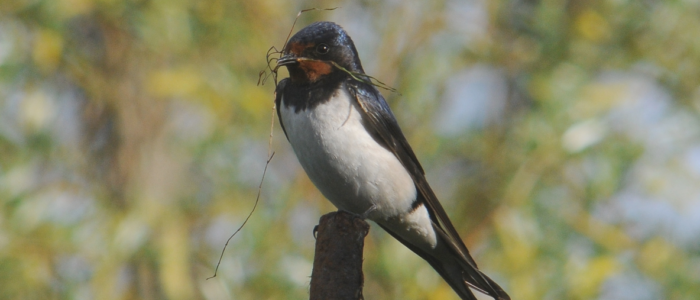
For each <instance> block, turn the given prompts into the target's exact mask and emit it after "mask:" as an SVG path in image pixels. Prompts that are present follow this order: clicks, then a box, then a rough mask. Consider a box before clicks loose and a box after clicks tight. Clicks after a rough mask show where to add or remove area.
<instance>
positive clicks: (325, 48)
mask: <svg viewBox="0 0 700 300" xmlns="http://www.w3.org/2000/svg"><path fill="white" fill-rule="evenodd" d="M330 49H331V48H330V47H328V45H326V44H318V46H316V53H318V54H326V53H328V50H330Z"/></svg>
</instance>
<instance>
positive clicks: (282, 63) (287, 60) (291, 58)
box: [277, 54, 299, 66]
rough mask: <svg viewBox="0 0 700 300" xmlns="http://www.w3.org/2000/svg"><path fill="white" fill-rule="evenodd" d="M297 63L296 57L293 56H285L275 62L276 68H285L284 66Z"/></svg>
mask: <svg viewBox="0 0 700 300" xmlns="http://www.w3.org/2000/svg"><path fill="white" fill-rule="evenodd" d="M297 63H299V61H298V60H297V57H296V56H294V54H287V55H284V56H282V57H280V59H278V60H277V65H278V66H286V65H292V64H297Z"/></svg>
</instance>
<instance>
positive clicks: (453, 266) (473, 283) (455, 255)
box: [380, 224, 510, 300]
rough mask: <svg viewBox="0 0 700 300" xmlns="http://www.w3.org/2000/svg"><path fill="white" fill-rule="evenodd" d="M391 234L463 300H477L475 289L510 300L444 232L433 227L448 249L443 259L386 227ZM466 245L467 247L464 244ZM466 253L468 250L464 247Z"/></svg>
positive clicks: (440, 245)
mask: <svg viewBox="0 0 700 300" xmlns="http://www.w3.org/2000/svg"><path fill="white" fill-rule="evenodd" d="M380 226H381V227H382V228H384V230H386V231H387V232H388V233H389V234H391V235H392V236H393V237H394V238H396V239H397V240H399V241H400V242H401V243H402V244H404V245H405V246H406V247H407V248H409V249H411V251H413V252H415V253H416V254H418V255H419V256H420V257H422V258H423V259H425V260H426V261H427V262H428V263H429V264H430V265H431V266H432V267H433V269H435V271H437V272H438V274H440V276H442V278H443V279H444V280H445V281H446V282H447V283H448V284H449V285H450V287H452V289H453V290H454V291H455V292H456V293H457V295H459V297H460V298H461V299H463V300H477V298H476V296H474V293H472V291H471V289H470V287H471V288H473V289H475V290H477V291H479V292H481V293H483V294H486V295H488V296H491V297H493V298H494V299H495V300H510V296H508V294H507V293H506V292H505V291H503V289H502V288H501V287H500V286H498V284H497V283H496V282H494V281H493V280H492V279H491V278H489V277H488V276H486V274H484V273H482V272H481V271H479V269H478V268H477V267H476V264H475V263H474V261H473V259H472V258H471V257H470V256H469V253H468V252H466V253H465V251H463V250H458V248H460V247H459V246H458V245H456V243H461V241H452V240H451V239H450V238H449V236H447V234H445V233H444V231H443V230H442V229H441V228H437V227H436V226H433V227H434V229H435V231H436V233H437V236H438V240H439V241H438V244H439V245H438V247H445V248H446V249H444V248H443V249H444V250H447V251H440V252H448V253H449V254H448V255H440V256H442V257H437V256H436V254H437V252H436V253H428V252H426V251H425V250H423V249H420V248H418V247H416V246H415V245H412V244H410V243H408V242H407V241H405V240H404V239H403V238H401V237H400V236H399V235H397V234H395V233H394V232H392V231H391V230H389V229H388V228H386V227H385V226H382V225H381V224H380ZM462 245H463V244H462ZM463 249H465V250H466V247H463Z"/></svg>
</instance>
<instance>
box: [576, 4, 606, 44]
mask: <svg viewBox="0 0 700 300" xmlns="http://www.w3.org/2000/svg"><path fill="white" fill-rule="evenodd" d="M574 26H575V27H576V31H578V33H579V34H580V35H581V36H583V38H585V39H588V40H590V41H592V42H596V43H597V42H603V41H605V40H607V39H608V38H610V24H609V23H608V21H606V20H605V18H603V16H601V15H600V14H599V13H597V12H595V11H592V10H587V11H584V12H583V13H582V14H580V15H579V16H578V18H576V21H575V25H574Z"/></svg>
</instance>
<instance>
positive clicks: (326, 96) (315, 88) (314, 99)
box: [282, 80, 345, 113]
mask: <svg viewBox="0 0 700 300" xmlns="http://www.w3.org/2000/svg"><path fill="white" fill-rule="evenodd" d="M341 88H345V87H344V86H343V80H332V81H330V80H329V81H326V82H323V83H321V84H311V85H300V84H293V83H291V82H289V83H288V84H286V85H285V86H284V91H283V93H282V96H283V98H282V99H283V100H282V101H283V102H284V103H283V105H284V106H285V107H290V106H291V107H292V108H294V112H296V113H298V112H300V111H302V110H307V109H313V108H315V107H316V106H318V105H319V104H322V103H325V102H328V101H330V99H331V98H333V96H335V95H336V93H337V92H338V90H339V89H341Z"/></svg>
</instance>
